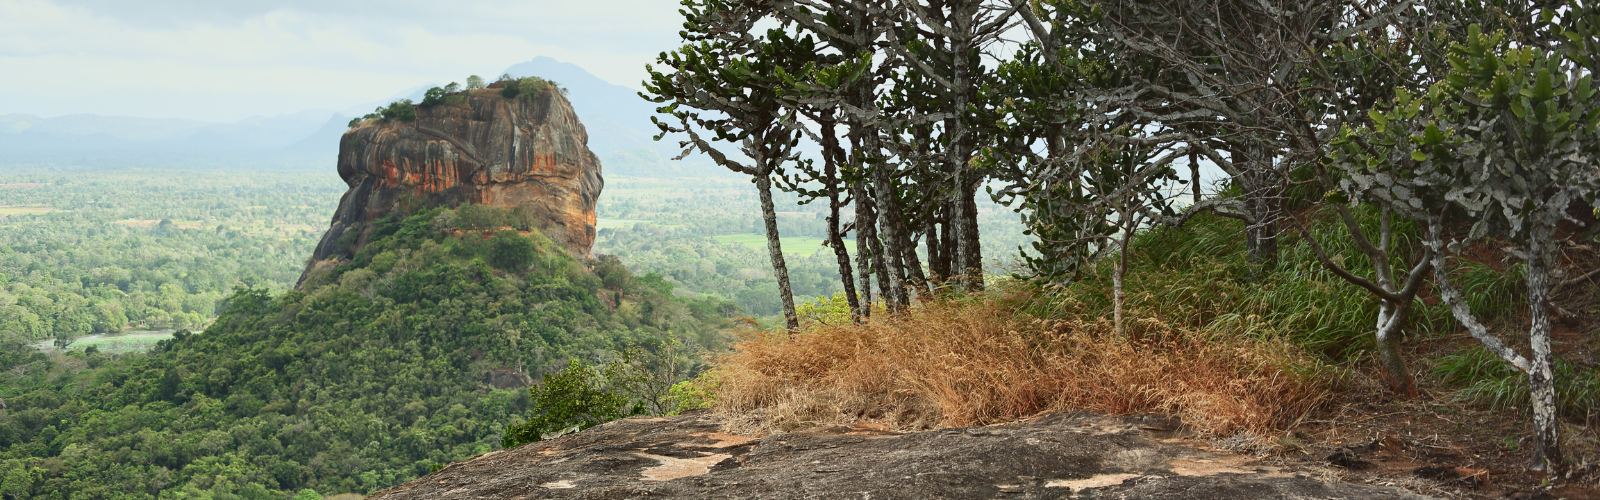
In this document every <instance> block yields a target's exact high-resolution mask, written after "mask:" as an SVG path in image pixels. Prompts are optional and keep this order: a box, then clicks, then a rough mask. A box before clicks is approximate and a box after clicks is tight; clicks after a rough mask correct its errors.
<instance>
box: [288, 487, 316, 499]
mask: <svg viewBox="0 0 1600 500" xmlns="http://www.w3.org/2000/svg"><path fill="white" fill-rule="evenodd" d="M294 500H322V495H321V494H319V493H317V490H313V489H311V488H306V489H303V490H300V492H299V493H295V494H294Z"/></svg>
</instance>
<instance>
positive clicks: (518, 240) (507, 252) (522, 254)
mask: <svg viewBox="0 0 1600 500" xmlns="http://www.w3.org/2000/svg"><path fill="white" fill-rule="evenodd" d="M533 252H534V245H533V240H530V239H528V238H524V237H523V236H522V235H520V234H517V232H516V231H501V232H500V233H499V234H496V235H494V237H493V238H489V263H490V264H491V265H493V266H494V267H498V268H500V269H503V270H506V271H521V270H523V269H527V268H528V266H530V265H532V264H533V257H534V255H533ZM669 286H670V285H669Z"/></svg>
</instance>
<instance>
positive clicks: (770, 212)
mask: <svg viewBox="0 0 1600 500" xmlns="http://www.w3.org/2000/svg"><path fill="white" fill-rule="evenodd" d="M770 175H771V174H770V172H768V173H765V174H762V175H758V176H756V190H757V191H758V192H759V193H760V195H761V221H762V222H764V223H765V224H766V228H767V253H769V254H771V255H772V272H773V273H774V274H775V275H776V276H777V278H778V299H779V300H781V301H782V302H783V322H784V325H786V326H787V327H788V328H789V329H790V330H795V329H798V328H800V316H799V315H798V314H796V313H795V311H794V293H793V292H792V291H791V290H790V289H789V265H788V264H787V263H785V262H784V260H783V244H782V243H780V242H779V240H778V213H777V209H776V208H774V207H773V205H772V178H771V177H770Z"/></svg>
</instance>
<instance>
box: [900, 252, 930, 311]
mask: <svg viewBox="0 0 1600 500" xmlns="http://www.w3.org/2000/svg"><path fill="white" fill-rule="evenodd" d="M918 239H919V238H912V239H911V241H910V242H909V243H907V244H905V245H902V246H901V247H900V248H901V250H902V252H904V254H903V255H904V256H905V257H904V260H905V265H904V266H903V267H904V268H905V269H906V270H907V271H910V273H911V276H910V280H909V281H910V285H911V288H912V289H915V290H916V291H917V300H920V301H923V302H927V301H929V300H933V290H932V289H930V288H928V276H927V275H926V274H923V273H922V260H921V258H919V257H918V256H917V240H918ZM908 299H909V297H908Z"/></svg>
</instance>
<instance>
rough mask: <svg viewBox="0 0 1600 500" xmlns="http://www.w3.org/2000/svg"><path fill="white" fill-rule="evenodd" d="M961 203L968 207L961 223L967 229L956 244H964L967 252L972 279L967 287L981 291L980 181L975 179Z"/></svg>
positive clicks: (964, 251)
mask: <svg viewBox="0 0 1600 500" xmlns="http://www.w3.org/2000/svg"><path fill="white" fill-rule="evenodd" d="M961 203H962V205H964V206H965V207H966V210H965V212H966V217H965V218H963V219H962V220H961V225H962V226H963V227H965V228H966V229H965V230H964V231H962V233H963V234H962V236H963V237H964V239H962V240H961V241H959V242H957V243H956V244H958V245H961V246H962V253H965V254H967V259H968V262H967V275H968V276H971V277H972V279H971V280H970V281H968V283H967V289H968V290H972V291H981V290H983V288H984V283H983V247H982V246H980V242H979V235H978V183H977V182H976V181H974V182H973V183H972V187H971V188H969V189H967V190H966V192H964V193H962V195H961Z"/></svg>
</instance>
